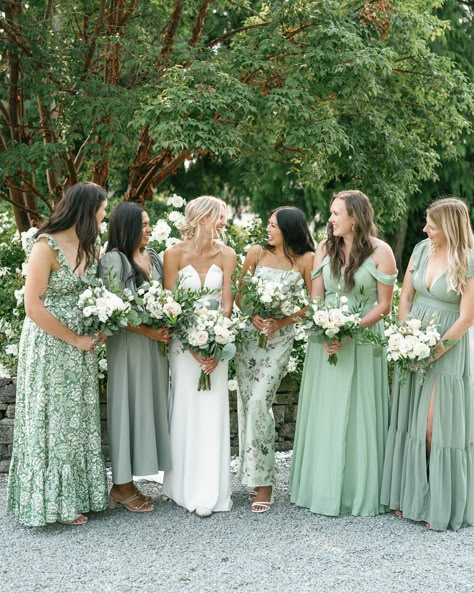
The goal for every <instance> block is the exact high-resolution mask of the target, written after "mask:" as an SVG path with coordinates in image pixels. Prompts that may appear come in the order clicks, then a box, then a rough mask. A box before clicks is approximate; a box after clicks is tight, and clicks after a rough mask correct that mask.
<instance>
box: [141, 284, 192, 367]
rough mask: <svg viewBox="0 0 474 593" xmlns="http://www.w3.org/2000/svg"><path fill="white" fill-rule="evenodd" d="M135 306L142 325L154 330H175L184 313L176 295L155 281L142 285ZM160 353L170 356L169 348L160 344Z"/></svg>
mask: <svg viewBox="0 0 474 593" xmlns="http://www.w3.org/2000/svg"><path fill="white" fill-rule="evenodd" d="M135 304H136V306H137V310H138V313H139V315H140V317H141V321H142V323H144V324H146V325H150V326H152V327H153V328H154V329H160V328H163V327H167V328H171V329H173V328H174V327H175V326H176V324H177V322H178V318H179V316H180V315H181V313H182V311H183V310H182V307H181V305H180V304H179V303H178V302H177V301H176V299H175V296H174V293H173V292H172V291H171V290H166V289H165V288H163V287H162V285H161V284H160V283H159V282H158V281H156V280H153V281H151V282H145V283H143V284H141V285H140V287H139V289H138V290H137V295H136V297H135ZM159 351H160V354H161V355H162V356H166V355H167V354H168V346H167V344H165V343H164V342H159Z"/></svg>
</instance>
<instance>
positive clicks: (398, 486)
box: [381, 198, 474, 530]
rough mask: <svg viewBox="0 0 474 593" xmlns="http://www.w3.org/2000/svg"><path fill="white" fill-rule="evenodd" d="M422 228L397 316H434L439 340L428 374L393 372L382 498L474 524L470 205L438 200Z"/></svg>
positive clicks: (454, 522) (406, 510) (414, 513)
mask: <svg viewBox="0 0 474 593" xmlns="http://www.w3.org/2000/svg"><path fill="white" fill-rule="evenodd" d="M423 231H424V232H425V233H426V234H427V235H428V239H425V240H424V241H422V242H421V243H418V245H416V246H415V249H414V250H413V254H412V256H411V259H410V261H409V263H408V268H407V271H406V274H405V278H404V281H403V287H402V293H401V295H400V306H399V308H398V316H399V318H400V319H407V318H408V316H409V315H410V316H412V317H413V318H415V319H420V320H421V321H422V322H429V321H430V320H431V319H433V318H434V319H436V320H437V323H438V327H439V332H440V334H441V341H440V344H439V345H438V346H437V347H436V354H435V355H434V356H433V359H432V361H431V364H430V366H429V368H428V371H427V372H426V375H425V376H424V377H423V381H420V379H419V377H417V376H416V374H415V373H411V374H410V376H409V377H408V379H407V380H406V381H400V378H399V376H398V373H397V372H395V376H394V382H393V387H392V413H391V420H390V430H389V435H388V440H387V453H386V456H385V466H384V476H383V483H382V497H381V500H382V502H383V503H384V504H386V505H388V506H389V507H390V508H391V509H394V510H396V511H397V514H399V515H402V514H403V516H404V517H406V518H408V519H413V520H415V521H424V522H425V523H426V524H427V527H431V529H437V530H442V529H446V528H450V529H459V528H460V527H461V526H463V525H472V524H473V523H474V504H473V497H474V401H473V390H472V381H471V372H470V371H471V369H470V361H469V333H468V330H469V328H470V327H471V326H472V324H473V323H474V236H473V233H472V229H471V223H470V220H469V212H468V210H467V207H466V205H465V204H464V203H463V202H462V201H461V200H458V199H456V198H444V199H441V200H437V201H436V202H434V203H433V204H432V205H431V206H430V207H429V208H428V210H427V212H426V225H425V227H424V229H423ZM415 296H416V301H415ZM443 342H444V344H443Z"/></svg>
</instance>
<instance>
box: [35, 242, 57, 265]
mask: <svg viewBox="0 0 474 593" xmlns="http://www.w3.org/2000/svg"><path fill="white" fill-rule="evenodd" d="M56 253H57V252H56V250H55V249H53V248H52V247H51V246H50V244H49V243H48V239H47V237H41V239H38V240H37V241H36V242H35V243H34V244H33V247H32V248H31V256H30V259H31V257H41V258H48V259H49V260H50V261H52V260H54V259H56Z"/></svg>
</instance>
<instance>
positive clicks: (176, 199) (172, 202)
mask: <svg viewBox="0 0 474 593" xmlns="http://www.w3.org/2000/svg"><path fill="white" fill-rule="evenodd" d="M166 203H167V205H168V206H173V208H182V207H183V206H184V205H185V204H186V200H185V199H184V198H182V197H181V196H178V195H176V194H173V195H172V196H171V197H170V198H168V199H167V201H166Z"/></svg>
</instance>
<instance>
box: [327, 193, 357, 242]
mask: <svg viewBox="0 0 474 593" xmlns="http://www.w3.org/2000/svg"><path fill="white" fill-rule="evenodd" d="M329 222H330V224H331V225H332V233H333V235H334V236H335V237H346V236H347V235H349V234H351V233H352V232H353V230H352V227H353V225H354V223H355V218H354V217H353V216H349V214H348V212H347V208H346V203H345V201H344V200H343V199H341V198H336V199H335V200H333V203H332V204H331V216H330V217H329Z"/></svg>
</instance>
